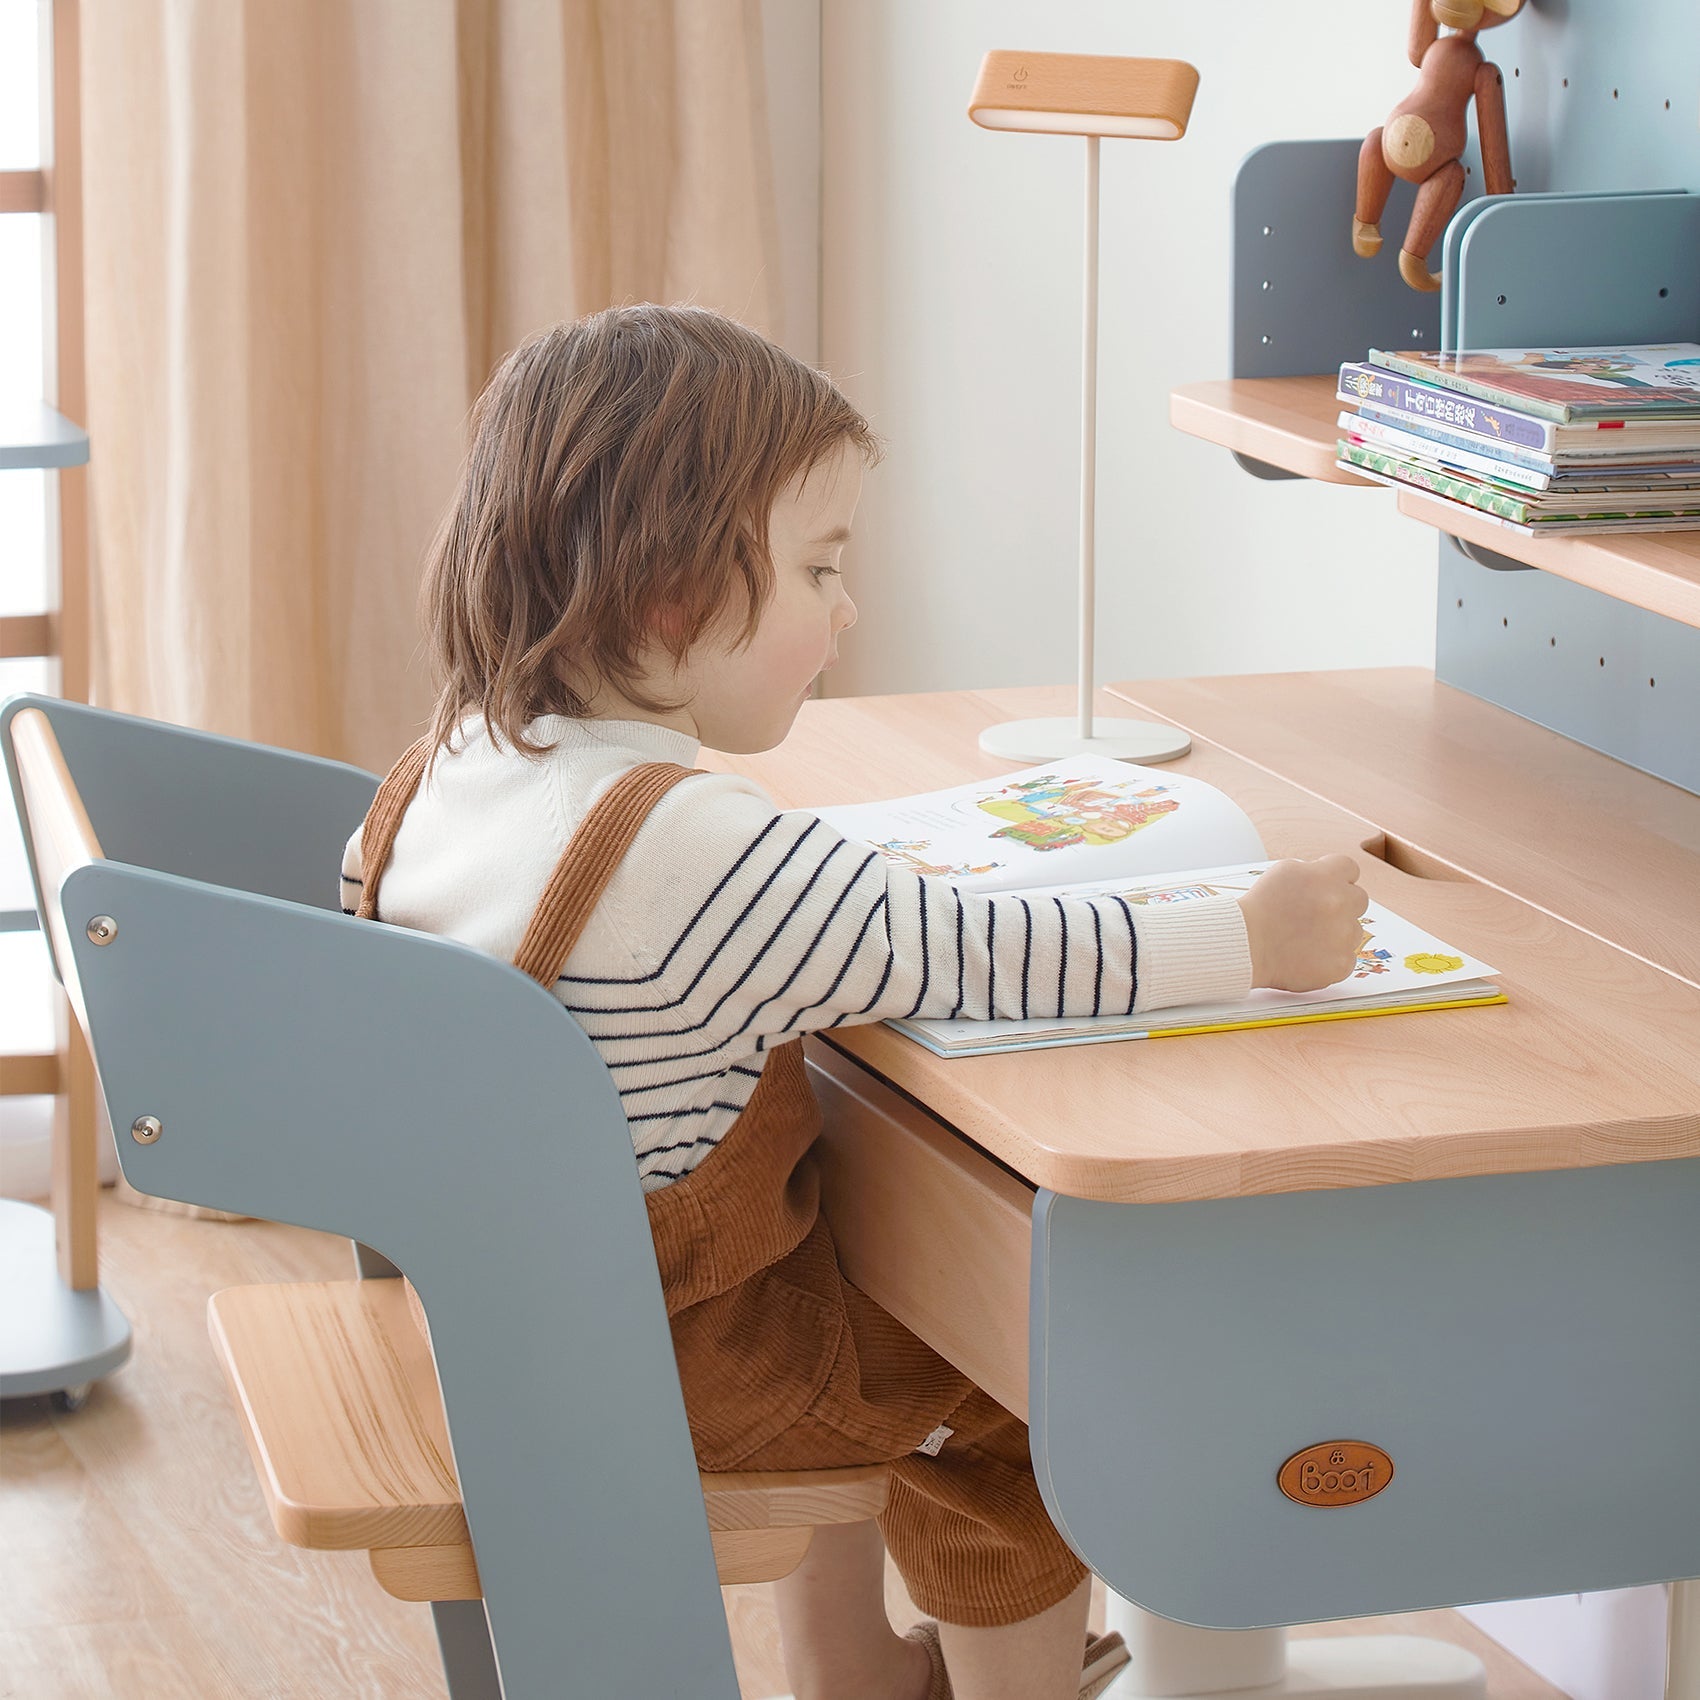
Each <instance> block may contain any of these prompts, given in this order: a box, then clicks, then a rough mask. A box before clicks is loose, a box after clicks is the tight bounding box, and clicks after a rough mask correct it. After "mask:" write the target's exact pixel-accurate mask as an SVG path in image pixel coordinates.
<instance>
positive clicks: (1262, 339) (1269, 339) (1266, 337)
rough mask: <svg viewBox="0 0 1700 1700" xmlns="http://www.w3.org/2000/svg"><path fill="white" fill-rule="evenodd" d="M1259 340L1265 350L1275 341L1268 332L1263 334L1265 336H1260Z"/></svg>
mask: <svg viewBox="0 0 1700 1700" xmlns="http://www.w3.org/2000/svg"><path fill="white" fill-rule="evenodd" d="M1257 340H1258V341H1259V342H1261V343H1262V344H1263V346H1264V347H1265V348H1267V347H1268V346H1269V345H1270V343H1271V342H1273V341H1274V340H1275V339H1274V338H1273V337H1272V336H1270V334H1269V333H1268V331H1265V332H1264V333H1263V335H1262V336H1260V337H1259V338H1258V339H1257Z"/></svg>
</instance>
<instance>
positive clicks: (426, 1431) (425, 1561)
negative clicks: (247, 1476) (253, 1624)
mask: <svg viewBox="0 0 1700 1700" xmlns="http://www.w3.org/2000/svg"><path fill="white" fill-rule="evenodd" d="M409 1299H410V1294H409V1292H408V1290H407V1287H406V1284H405V1283H404V1282H402V1281H397V1280H372V1281H318V1282H300V1283H292V1284H280V1285H267V1286H254V1287H231V1288H227V1289H226V1290H225V1291H224V1292H221V1293H216V1294H214V1295H213V1297H212V1299H211V1300H210V1301H209V1302H208V1307H207V1315H208V1328H209V1331H210V1332H211V1335H212V1340H213V1345H214V1348H215V1350H216V1351H217V1353H218V1356H219V1361H220V1363H221V1364H222V1365H223V1367H224V1371H225V1375H226V1377H227V1378H228V1380H229V1383H230V1387H231V1392H232V1393H233V1395H234V1396H235V1400H236V1405H237V1408H238V1410H239V1411H240V1412H241V1415H242V1424H243V1430H244V1433H245V1434H246V1436H247V1441H248V1450H249V1453H250V1454H251V1456H252V1457H253V1460H254V1467H255V1469H256V1470H257V1471H258V1473H259V1477H260V1482H261V1485H262V1487H263V1489H264V1491H265V1497H266V1504H267V1506H268V1507H269V1508H270V1510H271V1516H272V1522H273V1524H274V1525H275V1527H276V1529H277V1532H278V1534H279V1535H280V1536H281V1537H282V1538H283V1539H284V1540H285V1541H287V1542H289V1543H290V1544H291V1545H292V1546H301V1547H318V1548H326V1549H332V1550H340V1551H348V1550H365V1551H367V1552H368V1553H369V1554H370V1556H371V1563H372V1571H373V1574H374V1575H375V1576H376V1577H377V1579H378V1581H379V1583H380V1584H381V1585H382V1586H383V1587H384V1588H385V1589H386V1591H388V1592H389V1593H391V1594H394V1595H395V1596H396V1597H397V1598H398V1599H404V1600H468V1599H478V1598H480V1597H481V1594H482V1590H481V1588H480V1586H479V1581H478V1568H477V1565H476V1564H475V1563H474V1561H473V1556H472V1546H471V1540H470V1536H469V1535H468V1532H467V1524H466V1515H465V1512H464V1510H463V1508H462V1505H461V1498H460V1488H459V1485H458V1483H457V1481H456V1478H455V1471H454V1462H453V1457H452V1454H451V1451H450V1447H449V1435H448V1426H447V1423H446V1421H445V1419H444V1415H443V1403H442V1398H441V1396H440V1394H439V1393H438V1389H437V1375H436V1367H435V1364H434V1362H433V1360H432V1356H431V1348H430V1345H429V1344H428V1342H427V1339H426V1336H425V1334H424V1333H422V1332H421V1329H420V1327H419V1325H418V1323H417V1321H416V1319H415V1315H414V1312H413V1309H412V1307H411V1305H410V1302H409ZM491 1397H492V1398H497V1399H508V1398H524V1397H525V1390H524V1389H523V1388H492V1389H491ZM561 1467H562V1468H563V1469H572V1468H575V1467H578V1468H594V1467H595V1465H594V1460H579V1459H574V1458H571V1457H569V1456H563V1458H562V1460H561ZM701 1481H702V1489H703V1499H704V1502H705V1504H706V1506H707V1509H708V1525H709V1530H710V1533H711V1536H712V1539H713V1542H714V1556H715V1564H716V1568H717V1569H718V1571H719V1575H720V1581H721V1585H722V1586H727V1585H730V1584H732V1583H737V1582H769V1581H774V1580H776V1579H777V1578H778V1577H781V1576H785V1575H788V1574H789V1573H790V1572H791V1571H792V1570H794V1569H796V1567H797V1565H798V1564H799V1563H801V1562H802V1558H803V1555H804V1553H805V1552H806V1551H807V1550H808V1545H809V1539H810V1536H811V1535H812V1533H813V1531H814V1529H815V1528H816V1526H817V1525H820V1524H824V1523H856V1522H862V1521H864V1520H865V1519H867V1518H870V1517H873V1516H876V1515H877V1514H878V1513H879V1512H880V1510H881V1509H882V1508H883V1507H884V1505H885V1499H886V1491H887V1487H888V1472H887V1469H886V1467H885V1466H884V1465H883V1464H874V1465H867V1466H860V1467H856V1468H851V1469H839V1470H803V1471H789V1472H782V1473H772V1472H769V1473H763V1472H748V1473H738V1474H727V1475H714V1474H708V1473H704V1474H703V1475H702V1477H701Z"/></svg>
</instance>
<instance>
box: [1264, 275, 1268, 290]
mask: <svg viewBox="0 0 1700 1700" xmlns="http://www.w3.org/2000/svg"><path fill="white" fill-rule="evenodd" d="M1263 287H1264V288H1265V289H1267V288H1268V287H1269V279H1268V278H1265V279H1264V280H1263Z"/></svg>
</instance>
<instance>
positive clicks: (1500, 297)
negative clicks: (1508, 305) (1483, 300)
mask: <svg viewBox="0 0 1700 1700" xmlns="http://www.w3.org/2000/svg"><path fill="white" fill-rule="evenodd" d="M1494 300H1496V301H1497V302H1498V303H1499V304H1500V306H1501V307H1503V306H1504V305H1505V297H1504V296H1503V295H1496V296H1495V297H1494Z"/></svg>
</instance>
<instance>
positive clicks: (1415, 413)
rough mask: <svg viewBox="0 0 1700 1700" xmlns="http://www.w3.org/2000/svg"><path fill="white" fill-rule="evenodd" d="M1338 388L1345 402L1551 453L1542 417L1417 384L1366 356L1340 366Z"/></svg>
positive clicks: (1548, 432) (1549, 429) (1550, 437)
mask: <svg viewBox="0 0 1700 1700" xmlns="http://www.w3.org/2000/svg"><path fill="white" fill-rule="evenodd" d="M1338 393H1339V398H1340V400H1341V401H1344V402H1349V403H1353V404H1358V403H1368V404H1369V405H1370V406H1373V407H1375V408H1376V409H1378V410H1379V411H1380V412H1382V413H1393V414H1397V415H1399V416H1400V417H1401V418H1403V419H1407V420H1413V421H1417V422H1420V423H1422V424H1430V423H1433V424H1437V425H1444V426H1447V427H1448V428H1449V429H1451V430H1454V431H1463V432H1466V433H1467V434H1468V435H1470V436H1471V437H1475V438H1478V439H1479V440H1481V441H1482V442H1488V443H1511V444H1515V445H1516V446H1517V447H1519V448H1525V449H1534V450H1535V451H1536V452H1537V453H1540V454H1550V453H1551V452H1552V447H1553V429H1552V426H1551V425H1549V424H1547V423H1546V422H1545V421H1544V420H1540V419H1531V418H1529V416H1528V415H1527V414H1524V413H1519V412H1517V411H1516V410H1515V409H1512V408H1503V407H1488V406H1486V405H1485V404H1483V403H1482V402H1479V401H1474V400H1471V399H1469V398H1467V397H1464V396H1460V395H1457V394H1455V393H1453V392H1452V391H1451V390H1444V389H1437V388H1435V386H1434V385H1433V384H1426V383H1424V384H1419V383H1413V382H1411V380H1410V379H1408V378H1404V377H1401V376H1400V375H1399V374H1398V373H1395V372H1382V371H1378V370H1377V369H1376V368H1375V367H1373V366H1366V365H1365V364H1364V363H1363V362H1362V361H1350V362H1348V363H1347V364H1346V365H1344V366H1342V367H1341V368H1340V387H1339V392H1338Z"/></svg>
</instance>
